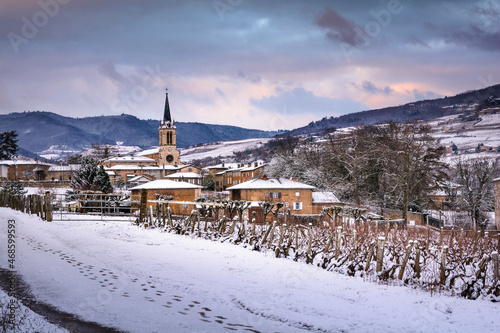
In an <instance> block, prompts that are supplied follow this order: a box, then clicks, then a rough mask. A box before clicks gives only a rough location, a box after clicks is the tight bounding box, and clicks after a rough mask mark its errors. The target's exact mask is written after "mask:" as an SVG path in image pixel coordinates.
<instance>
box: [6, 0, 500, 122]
mask: <svg viewBox="0 0 500 333" xmlns="http://www.w3.org/2000/svg"><path fill="white" fill-rule="evenodd" d="M498 22H500V0H495V1H494V0H488V1H465V0H435V1H423V0H400V1H398V0H360V1H340V0H339V1H335V0H315V1H306V0H303V1H301V0H273V1H268V0H254V1H251V0H206V1H204V0H150V1H133V0H85V1H84V0H39V1H33V0H30V1H28V0H0V114H7V113H11V112H23V111H51V112H55V113H58V114H61V115H65V116H71V117H85V116H99V115H119V114H122V113H125V114H131V115H134V116H137V117H138V118H140V119H158V120H159V119H160V118H162V116H163V106H164V100H165V88H167V87H168V94H169V101H170V109H171V112H172V116H173V118H174V119H175V120H177V121H183V122H188V121H192V122H203V123H212V124H225V125H236V126H241V127H246V128H257V129H262V130H277V129H293V128H297V127H300V126H304V125H307V124H308V123H309V122H310V121H315V120H320V119H321V118H323V117H332V116H333V117H336V116H340V115H343V114H348V113H352V112H357V111H364V110H369V109H375V108H381V107H386V106H394V105H400V104H405V103H409V102H412V101H416V100H421V99H430V98H440V97H444V96H451V95H455V94H458V93H461V92H464V91H467V90H471V89H478V88H484V87H487V86H490V85H493V84H498V83H499V82H500V63H499V60H498V59H500V24H499V23H498Z"/></svg>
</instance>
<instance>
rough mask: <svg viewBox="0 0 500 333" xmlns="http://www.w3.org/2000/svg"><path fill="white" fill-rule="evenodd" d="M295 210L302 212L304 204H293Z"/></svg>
mask: <svg viewBox="0 0 500 333" xmlns="http://www.w3.org/2000/svg"><path fill="white" fill-rule="evenodd" d="M293 209H295V210H302V202H294V203H293Z"/></svg>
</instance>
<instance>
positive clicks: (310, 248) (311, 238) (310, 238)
mask: <svg viewBox="0 0 500 333" xmlns="http://www.w3.org/2000/svg"><path fill="white" fill-rule="evenodd" d="M312 226H313V224H312V223H309V244H308V245H307V255H308V256H310V255H311V250H312V240H313V233H312V228H313V227H312Z"/></svg>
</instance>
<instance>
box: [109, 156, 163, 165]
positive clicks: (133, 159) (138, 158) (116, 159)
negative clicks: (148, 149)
mask: <svg viewBox="0 0 500 333" xmlns="http://www.w3.org/2000/svg"><path fill="white" fill-rule="evenodd" d="M108 162H113V163H122V162H135V163H138V162H147V163H156V161H155V160H154V159H152V158H149V157H144V156H120V157H112V158H108V159H107V160H104V161H103V163H108Z"/></svg>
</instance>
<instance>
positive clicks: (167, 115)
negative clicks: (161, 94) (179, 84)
mask: <svg viewBox="0 0 500 333" xmlns="http://www.w3.org/2000/svg"><path fill="white" fill-rule="evenodd" d="M165 91H166V93H165V111H163V123H165V124H166V123H168V122H172V116H171V115H170V105H169V104H168V88H166V89H165Z"/></svg>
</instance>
